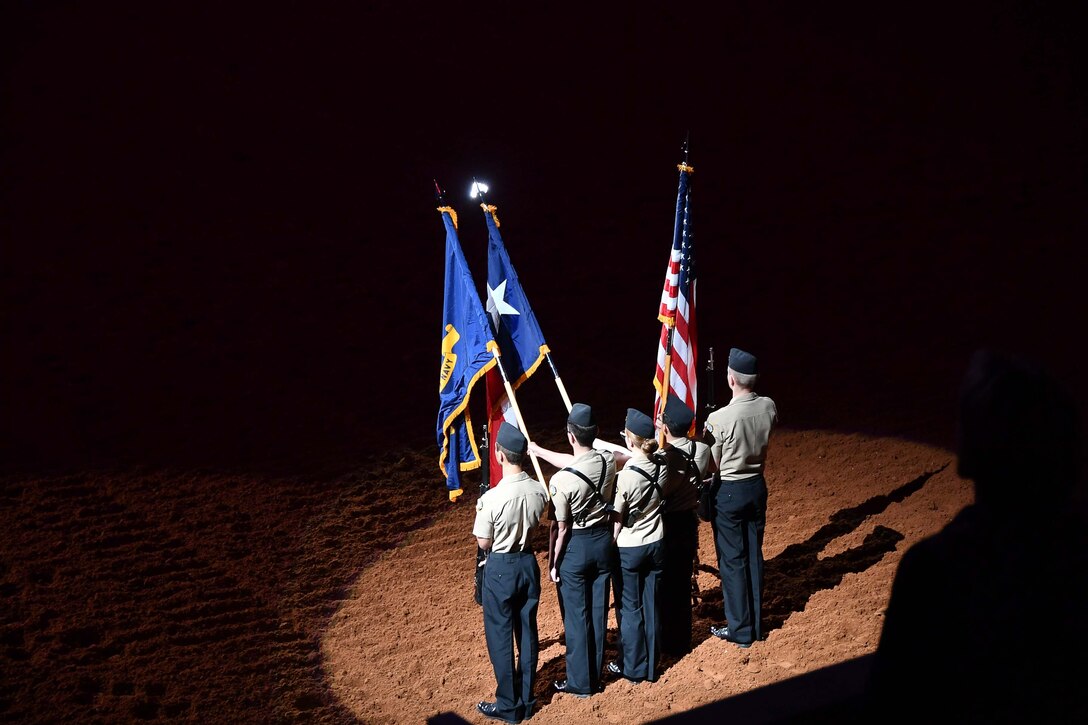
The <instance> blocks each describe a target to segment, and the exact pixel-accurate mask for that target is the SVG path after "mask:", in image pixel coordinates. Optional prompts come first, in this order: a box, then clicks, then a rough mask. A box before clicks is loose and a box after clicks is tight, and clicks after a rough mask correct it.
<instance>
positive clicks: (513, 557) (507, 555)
mask: <svg viewBox="0 0 1088 725" xmlns="http://www.w3.org/2000/svg"><path fill="white" fill-rule="evenodd" d="M532 555H533V550H532V549H526V550H525V551H493V552H491V554H490V555H489V556H488V559H489V560H490V559H494V558H497V559H498V560H499V561H517V560H518V559H520V558H521V557H523V556H532Z"/></svg>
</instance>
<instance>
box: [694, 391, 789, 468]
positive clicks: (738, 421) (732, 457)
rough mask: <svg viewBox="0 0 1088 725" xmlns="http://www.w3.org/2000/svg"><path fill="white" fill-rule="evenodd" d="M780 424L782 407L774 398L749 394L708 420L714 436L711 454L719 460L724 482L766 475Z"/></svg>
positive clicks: (710, 431) (709, 428)
mask: <svg viewBox="0 0 1088 725" xmlns="http://www.w3.org/2000/svg"><path fill="white" fill-rule="evenodd" d="M777 424H778V408H776V407H775V404H774V401H773V400H771V399H770V398H767V397H764V396H761V395H756V394H755V393H748V394H747V395H743V396H741V397H739V398H734V399H733V400H731V401H729V403H728V404H727V405H724V406H722V407H721V408H718V409H717V410H715V411H714V412H713V413H711V414H710V415H709V416H707V419H706V431H707V432H708V433H710V434H711V435H712V436H713V437H714V443H713V444H712V445H711V455H713V456H714V457H715V458H717V459H718V470H719V471H720V472H721V476H722V480H723V481H736V480H739V479H742V478H749V477H751V476H754V475H756V474H758V473H763V464H764V462H765V461H766V460H767V443H768V441H769V440H770V437H771V431H772V430H774V427H775V426H776V425H777Z"/></svg>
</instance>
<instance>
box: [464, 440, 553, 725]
mask: <svg viewBox="0 0 1088 725" xmlns="http://www.w3.org/2000/svg"><path fill="white" fill-rule="evenodd" d="M527 449H528V441H527V440H526V439H525V436H524V435H522V433H521V431H519V430H518V429H517V428H515V427H514V426H512V425H510V424H509V423H506V422H504V423H503V424H502V426H500V427H499V434H498V436H496V439H495V458H496V459H497V460H498V461H499V464H500V465H501V466H502V480H500V481H499V482H498V484H496V485H495V487H494V488H492V489H491V490H490V491H488V492H487V493H485V494H483V495H482V496H480V499H479V501H478V502H477V504H476V522H475V524H474V525H473V527H472V533H473V535H474V536H475V537H476V542H477V544H479V546H480V548H481V549H483V550H484V551H487V552H489V553H488V557H487V564H486V565H485V567H484V577H483V595H482V600H483V601H482V605H483V610H484V635H485V637H486V639H487V654H488V656H489V657H490V658H491V666H492V667H493V668H494V670H495V680H496V681H497V682H498V686H497V687H496V688H495V701H494V702H481V703H479V704H478V705H476V709H477V710H478V711H479V712H480V714H481V715H483V716H485V717H488V718H491V719H493V720H502V721H503V722H508V723H518V722H521V721H522V720H523V719H525V718H528V717H531V716H532V714H533V708H534V707H535V706H536V700H535V699H534V697H533V684H534V682H535V680H536V664H537V649H538V646H539V639H538V636H537V629H536V613H537V606H538V604H539V603H540V567H539V565H537V563H536V556H534V555H533V552H532V549H531V548H530V545H529V541H530V538H531V534H532V530H533V529H534V528H535V527H536V525H537V524H538V523H540V518H541V516H543V515H544V511H545V509H546V508H547V505H548V502H547V497H546V496H545V493H544V489H543V488H542V487H541V484H540V483H539V482H538V481H536V480H535V479H533V478H531V477H530V476H529V474H528V473H526V472H525V471H524V470H523V469H522V463H523V461H524V459H525V455H526V450H527ZM515 641H516V642H517V648H518V657H517V659H516V660H515V658H514V642H515Z"/></svg>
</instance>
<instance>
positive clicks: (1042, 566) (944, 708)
mask: <svg viewBox="0 0 1088 725" xmlns="http://www.w3.org/2000/svg"><path fill="white" fill-rule="evenodd" d="M959 416H960V417H959V430H958V458H959V462H958V465H959V473H960V475H961V476H963V477H965V478H969V479H972V480H973V481H974V484H975V503H973V504H971V505H969V506H967V507H966V508H964V510H963V511H961V512H960V513H959V515H957V516H956V517H955V518H954V519H953V520H952V521H951V522H949V524H948V525H947V526H945V527H944V528H943V529H942V530H941V531H939V532H938V533H937V534H935V535H934V536H932V537H929V538H928V539H925V540H923V541H920V542H918V543H917V544H915V545H914V546H912V547H911V548H910V549H908V550H907V552H906V553H905V554H904V555H903V559H902V561H901V562H900V564H899V569H898V570H897V572H896V576H895V581H894V583H893V585H892V594H891V600H890V602H889V604H888V610H887V614H886V618H885V621H884V629H883V632H882V634H881V638H880V643H879V646H878V648H877V652H876V656H875V657H874V664H873V670H872V674H871V681H870V690H869V691H870V697H869V699H868V702H867V707H868V708H869V713H868V714H869V715H870V717H868V718H867V719H868V720H870V721H873V720H878V719H879V720H888V719H891V720H903V721H913V722H928V721H932V720H933V719H934V718H935V717H936V718H939V719H940V720H941V721H949V722H965V723H966V722H986V723H989V722H1033V723H1034V722H1044V723H1050V722H1067V721H1068V722H1072V721H1077V722H1085V721H1088V720H1086V719H1085V718H1088V692H1085V690H1084V682H1083V676H1082V673H1083V670H1084V660H1085V655H1086V654H1088V608H1086V606H1085V599H1084V595H1085V580H1086V577H1088V555H1086V552H1088V546H1086V544H1088V539H1086V534H1085V523H1084V518H1083V516H1082V514H1081V513H1080V512H1079V511H1077V510H1075V507H1074V506H1073V502H1074V497H1073V495H1072V494H1073V491H1074V487H1075V484H1076V482H1077V478H1076V462H1077V450H1076V449H1077V432H1076V413H1075V409H1074V406H1073V403H1072V400H1071V399H1070V397H1068V395H1067V394H1066V393H1065V392H1064V391H1062V390H1061V389H1060V387H1059V386H1058V385H1057V383H1056V382H1055V381H1054V380H1053V379H1052V378H1051V377H1050V376H1049V375H1048V374H1047V373H1046V372H1045V371H1043V370H1042V369H1040V368H1039V367H1038V366H1036V365H1035V364H1033V363H1030V362H1027V361H1024V360H1020V359H1017V358H1014V357H1010V356H1006V355H1003V354H999V353H995V352H992V351H986V350H982V351H978V352H976V353H975V354H974V355H973V356H972V358H971V361H970V365H969V367H968V370H967V373H966V375H965V377H964V379H963V384H962V387H961V391H960V410H959Z"/></svg>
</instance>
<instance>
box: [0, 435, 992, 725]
mask: <svg viewBox="0 0 1088 725" xmlns="http://www.w3.org/2000/svg"><path fill="white" fill-rule="evenodd" d="M541 440H542V441H543V442H544V443H547V444H550V445H552V446H555V447H558V445H559V441H558V440H555V441H549V440H548V439H547V438H542V439H541ZM543 465H544V466H545V467H546V466H547V464H543ZM433 469H434V460H433V457H432V456H431V455H429V452H427V453H424V452H420V451H412V450H408V449H402V450H391V451H388V452H387V453H385V454H383V455H382V456H381V457H378V458H374V459H371V460H367V461H365V465H360V466H359V467H358V469H357V470H354V471H349V472H347V473H340V474H336V475H321V474H315V475H312V476H303V477H288V478H277V477H266V476H255V475H244V474H237V475H231V474H225V473H210V472H207V471H201V470H189V471H181V470H176V471H169V470H127V471H123V472H116V473H101V472H99V473H85V474H76V475H65V476H59V477H33V476H30V477H26V476H11V477H7V478H5V479H4V480H3V488H2V495H3V504H4V505H3V507H2V508H0V527H2V529H3V531H4V536H3V538H2V542H3V543H2V545H0V562H2V564H0V567H2V568H0V596H2V597H3V600H4V607H3V615H2V619H0V627H2V632H0V636H2V640H0V641H2V644H3V659H2V660H0V666H2V674H3V680H4V682H5V683H6V685H5V688H4V694H3V695H0V719H3V720H6V721H18V722H41V723H47V722H92V721H101V722H119V721H130V720H166V721H168V720H178V721H190V722H213V721H214V722H294V721H298V722H303V721H309V722H322V723H351V722H365V723H398V722H406V723H411V722H422V721H424V720H426V719H427V718H428V717H431V716H433V715H435V714H437V713H440V712H452V713H455V714H458V715H460V716H461V717H463V718H465V719H467V720H469V721H473V722H475V721H481V722H482V721H483V718H481V717H479V716H478V715H476V714H475V711H474V706H475V703H476V702H478V701H479V700H484V699H493V690H494V679H493V675H492V672H491V668H490V664H489V662H488V659H487V652H486V648H485V646H484V642H483V623H482V617H481V611H480V609H479V607H478V606H477V605H476V604H475V603H474V601H473V599H472V571H473V566H474V563H475V562H474V555H475V547H474V544H473V539H472V537H471V534H470V532H471V526H472V519H473V514H474V506H473V501H474V498H475V495H474V494H473V492H472V491H469V492H468V493H467V494H466V495H465V496H464V497H463V499H462V501H461V502H459V503H457V504H450V503H448V502H447V501H446V500H445V496H444V495H443V492H442V490H441V488H440V484H439V486H436V482H435V476H434V471H433ZM545 471H546V473H550V472H551V469H549V468H545ZM768 478H769V480H770V492H771V494H770V495H771V497H770V504H769V513H768V522H767V532H766V546H765V554H766V557H767V574H766V591H767V594H766V597H767V600H766V608H765V618H766V622H767V624H768V625H769V636H768V637H767V639H766V640H765V641H763V642H759V643H757V644H756V645H755V646H753V647H752V648H751V649H749V650H740V649H738V648H735V647H733V646H732V645H727V644H725V643H723V642H720V641H718V640H716V639H713V638H708V626H709V625H710V624H711V623H717V622H720V621H721V620H722V613H721V590H720V587H719V581H718V578H717V576H716V570H715V569H716V567H715V562H714V561H713V553H712V552H713V543H712V540H711V538H710V536H711V534H710V527H709V525H708V524H705V523H704V524H702V525H701V533H700V562H701V569H702V571H701V573H700V575H699V580H698V588H699V591H700V598H699V601H698V602H697V604H696V615H697V616H696V624H695V634H696V641H697V642H698V645H697V647H696V648H695V650H694V651H693V652H691V653H690V654H689V655H687V656H685V657H683V658H682V659H679V660H677V661H666V663H665V667H664V674H663V676H662V677H661V679H660V680H659V681H658V682H655V683H641V684H637V685H635V684H631V683H628V682H626V681H623V680H616V679H609V680H607V681H606V682H607V684H606V687H605V691H604V692H603V693H602V694H601V695H599V696H596V697H593V698H590V699H588V700H580V699H577V698H574V697H571V696H566V695H558V694H555V693H554V692H553V691H552V690H551V689H550V684H551V681H552V680H554V679H562V677H563V643H562V635H563V628H562V622H561V619H560V617H559V610H558V604H557V600H556V598H555V595H554V588H553V587H552V586H551V585H550V584H548V583H545V585H544V595H543V597H542V603H541V608H540V614H539V626H540V638H541V653H540V668H539V671H538V677H537V689H538V692H539V698H540V709H539V711H538V713H537V715H536V716H535V717H534V722H541V723H548V722H556V723H559V722H571V721H573V722H581V721H607V722H628V723H633V722H646V721H649V720H653V719H655V718H659V717H664V716H667V715H670V714H674V713H677V712H681V711H685V710H689V709H691V708H693V707H696V706H699V705H702V704H705V703H708V702H712V701H714V700H718V699H721V698H724V697H727V696H730V695H734V694H738V693H742V692H745V691H749V690H752V689H754V688H758V687H760V686H762V685H766V684H769V683H773V682H776V681H780V680H783V679H785V678H789V677H792V676H794V675H798V674H800V673H805V672H809V671H812V670H815V669H819V668H821V667H824V666H827V665H832V664H835V663H838V662H843V661H846V660H848V659H851V658H854V657H858V656H860V655H864V654H867V653H870V652H872V651H874V649H875V647H876V644H877V641H878V637H879V633H880V628H881V613H882V610H883V608H884V606H885V604H886V602H887V598H888V595H889V591H890V585H891V580H892V576H893V574H894V571H895V567H896V564H897V562H898V561H899V557H900V555H901V554H902V552H903V551H904V550H905V548H906V547H908V546H909V545H910V544H912V543H913V542H915V541H917V540H918V539H919V538H921V537H923V536H926V535H927V534H930V533H932V532H934V531H936V530H937V529H939V528H940V527H941V526H942V525H943V524H944V523H946V522H947V521H948V520H949V519H951V518H952V516H953V515H954V514H955V513H956V512H957V511H958V510H959V509H960V508H962V507H963V506H964V505H965V504H966V503H967V502H968V501H969V500H970V499H971V492H970V485H969V483H968V482H965V481H963V480H961V479H959V478H958V477H957V476H956V475H955V457H954V455H953V454H952V453H950V452H949V451H947V450H942V449H940V448H936V447H931V446H928V445H923V444H918V443H912V442H909V441H906V440H900V439H893V438H872V437H867V436H863V435H860V434H853V435H850V434H841V433H832V432H821V431H802V430H789V429H783V430H781V431H780V432H779V433H778V435H777V436H776V438H775V440H774V443H773V447H772V452H771V457H770V464H769V466H768ZM539 535H540V536H539V539H540V541H541V542H544V541H545V540H546V533H545V529H544V527H543V526H542V527H541V529H540V532H539ZM540 548H541V550H543V547H540ZM539 556H540V557H541V558H542V559H543V556H544V555H543V554H540V555H539ZM610 623H611V628H610V632H609V647H610V652H609V653H607V654H606V656H609V657H610V655H611V650H612V648H613V647H614V635H615V632H614V625H615V620H614V616H612V617H611V618H610Z"/></svg>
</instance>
